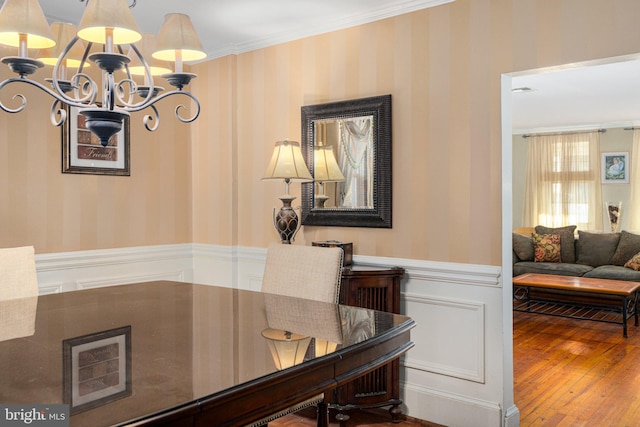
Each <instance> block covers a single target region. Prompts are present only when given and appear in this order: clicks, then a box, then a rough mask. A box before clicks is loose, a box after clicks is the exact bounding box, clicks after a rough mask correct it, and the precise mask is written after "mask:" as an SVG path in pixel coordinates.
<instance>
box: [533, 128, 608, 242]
mask: <svg viewBox="0 0 640 427" xmlns="http://www.w3.org/2000/svg"><path fill="white" fill-rule="evenodd" d="M528 147H529V155H528V162H527V175H526V184H525V197H524V200H525V203H524V213H523V225H525V226H529V227H533V226H536V225H544V226H547V227H561V226H565V225H577V227H578V229H581V230H602V210H603V205H602V187H601V184H600V133H599V132H597V131H594V132H580V133H566V134H554V135H544V134H541V135H536V136H531V137H529V138H528Z"/></svg>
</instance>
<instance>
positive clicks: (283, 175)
mask: <svg viewBox="0 0 640 427" xmlns="http://www.w3.org/2000/svg"><path fill="white" fill-rule="evenodd" d="M262 179H263V180H269V179H282V180H284V184H285V194H284V195H282V196H280V197H279V199H280V200H281V201H282V207H281V208H280V210H279V211H278V212H277V213H276V211H275V208H273V226H274V227H275V229H276V231H277V233H278V234H279V235H280V241H281V242H282V243H285V244H291V242H293V239H294V237H295V235H296V233H297V232H298V230H299V229H300V226H301V225H302V224H301V223H300V221H299V219H298V215H297V214H296V209H300V207H296V208H292V207H291V202H292V201H294V200H295V196H292V195H291V194H289V183H290V182H291V181H293V180H295V181H300V182H305V181H313V177H312V176H311V173H310V172H309V169H308V168H307V165H306V164H305V162H304V159H303V157H302V151H301V150H300V143H299V142H296V141H289V140H286V139H285V140H284V141H278V142H276V146H275V148H274V150H273V155H272V156H271V161H270V162H269V166H267V170H266V172H265V173H264V177H263V178H262Z"/></svg>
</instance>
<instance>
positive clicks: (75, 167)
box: [62, 105, 131, 176]
mask: <svg viewBox="0 0 640 427" xmlns="http://www.w3.org/2000/svg"><path fill="white" fill-rule="evenodd" d="M65 109H66V111H67V120H65V122H64V124H63V125H62V173H80V174H92V175H123V176H129V175H130V174H131V172H130V167H129V118H128V117H127V118H126V119H125V121H124V125H123V126H122V130H121V131H120V132H118V133H117V134H115V135H114V136H112V137H111V138H110V139H109V145H107V146H106V147H103V146H102V145H101V144H100V140H99V139H98V137H97V136H95V135H94V134H93V133H91V131H89V129H87V127H86V125H85V120H84V116H83V115H82V114H79V110H80V109H79V108H77V107H71V106H68V105H67V106H65Z"/></svg>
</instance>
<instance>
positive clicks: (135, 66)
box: [127, 34, 171, 76]
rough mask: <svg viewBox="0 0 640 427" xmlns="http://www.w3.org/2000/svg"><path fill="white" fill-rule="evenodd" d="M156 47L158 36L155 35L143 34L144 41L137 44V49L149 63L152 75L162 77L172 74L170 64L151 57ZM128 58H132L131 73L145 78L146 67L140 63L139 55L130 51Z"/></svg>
mask: <svg viewBox="0 0 640 427" xmlns="http://www.w3.org/2000/svg"><path fill="white" fill-rule="evenodd" d="M156 45H157V43H156V36H154V35H153V34H143V35H142V40H140V41H139V42H138V43H136V47H137V48H138V50H139V51H140V53H141V54H142V57H143V58H144V59H145V61H147V65H149V69H150V71H151V75H152V76H161V75H162V74H167V73H170V72H171V67H169V64H167V63H166V62H164V61H161V60H159V59H155V58H154V57H152V56H151V54H152V53H153V52H154V51H155V49H156ZM127 56H128V57H129V58H131V62H130V63H129V72H130V73H131V74H132V75H134V76H144V75H145V71H144V65H142V61H140V58H138V55H136V53H135V52H134V51H133V49H129V53H128V54H127Z"/></svg>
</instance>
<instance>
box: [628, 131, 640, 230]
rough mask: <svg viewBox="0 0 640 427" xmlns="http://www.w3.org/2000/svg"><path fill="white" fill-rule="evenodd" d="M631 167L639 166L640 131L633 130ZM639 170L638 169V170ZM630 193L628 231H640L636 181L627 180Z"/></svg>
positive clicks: (639, 187) (639, 209) (638, 197)
mask: <svg viewBox="0 0 640 427" xmlns="http://www.w3.org/2000/svg"><path fill="white" fill-rule="evenodd" d="M631 165H632V166H633V167H634V168H637V167H638V166H640V129H634V130H633V147H632V148H631ZM639 170H640V169H639ZM629 186H630V192H631V204H630V206H629V212H630V213H631V215H629V216H628V218H629V221H630V223H629V230H632V231H638V230H640V215H639V214H638V212H640V185H638V180H637V179H630V180H629Z"/></svg>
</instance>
